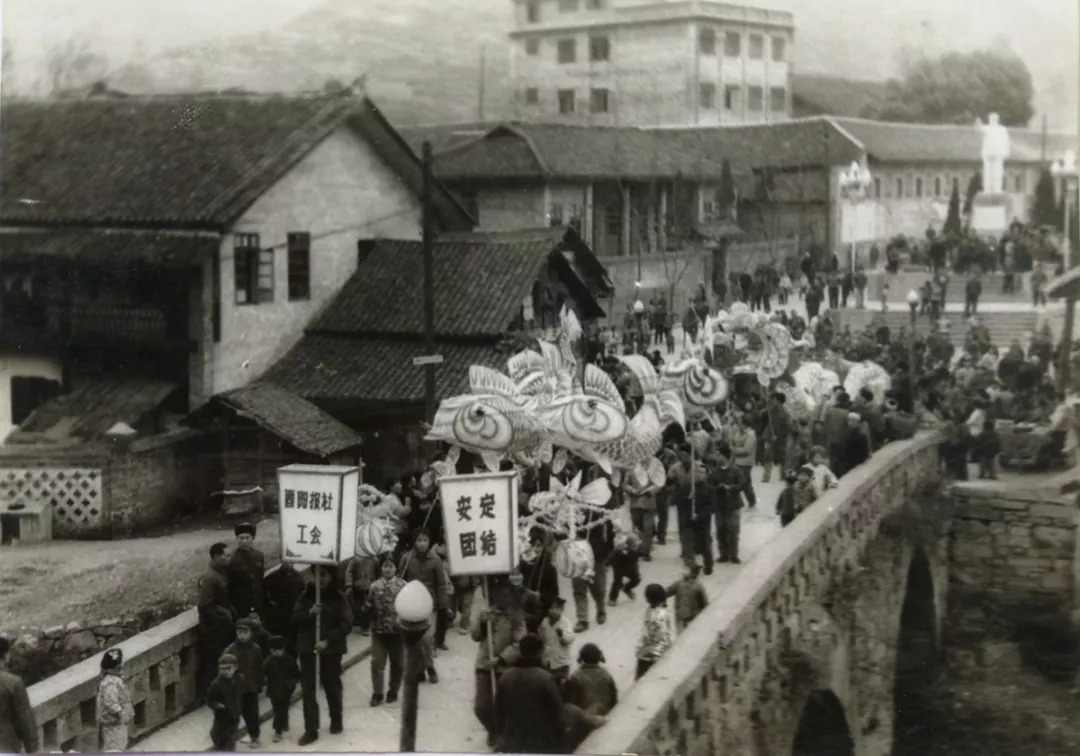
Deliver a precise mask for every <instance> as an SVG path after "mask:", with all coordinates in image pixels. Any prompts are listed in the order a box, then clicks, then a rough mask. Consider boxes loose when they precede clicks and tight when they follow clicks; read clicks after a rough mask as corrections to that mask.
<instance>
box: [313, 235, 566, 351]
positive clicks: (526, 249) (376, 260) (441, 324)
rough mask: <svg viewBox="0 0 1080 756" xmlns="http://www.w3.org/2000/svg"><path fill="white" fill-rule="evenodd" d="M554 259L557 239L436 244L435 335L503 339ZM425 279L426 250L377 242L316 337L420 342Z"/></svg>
mask: <svg viewBox="0 0 1080 756" xmlns="http://www.w3.org/2000/svg"><path fill="white" fill-rule="evenodd" d="M552 251H553V247H552V243H551V241H550V239H537V240H525V241H520V242H500V241H490V242H464V241H463V242H458V241H437V242H435V246H434V251H433V259H434V280H435V330H436V333H437V334H438V335H440V336H456V337H477V336H479V337H497V336H498V335H499V334H501V333H503V332H504V331H505V330H506V328H507V327H508V326H509V325H510V323H511V321H512V320H513V319H514V317H515V316H516V315H517V313H518V311H519V309H520V308H521V303H522V301H523V300H524V299H525V297H526V296H527V295H528V294H529V293H530V292H531V291H532V288H533V284H534V283H535V282H536V281H537V279H538V278H539V276H540V272H541V270H542V269H543V268H544V266H545V265H547V263H548V258H549V256H550V255H551V254H552ZM423 274H424V271H423V248H422V246H421V244H420V242H418V241H398V240H378V241H376V242H375V243H374V245H373V248H372V250H371V251H370V253H369V254H368V255H367V256H366V257H365V258H364V261H363V262H362V263H361V264H360V266H359V268H358V269H357V270H356V272H355V273H353V275H352V277H350V278H349V280H348V281H347V282H346V283H345V285H344V286H343V287H342V289H341V291H340V292H339V293H338V294H337V296H336V297H334V299H333V301H332V302H331V303H330V304H329V305H328V306H327V308H326V310H325V311H324V312H323V314H322V315H321V316H320V317H318V318H317V319H316V320H315V322H314V323H313V325H312V326H311V329H310V330H312V331H318V332H328V333H337V334H353V335H359V334H367V335H373V336H390V335H394V334H399V335H406V336H418V335H419V334H422V333H423V328H424V304H423Z"/></svg>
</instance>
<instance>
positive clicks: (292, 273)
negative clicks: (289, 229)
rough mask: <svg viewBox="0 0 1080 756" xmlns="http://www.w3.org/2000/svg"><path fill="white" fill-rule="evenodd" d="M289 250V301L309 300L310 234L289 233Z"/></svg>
mask: <svg viewBox="0 0 1080 756" xmlns="http://www.w3.org/2000/svg"><path fill="white" fill-rule="evenodd" d="M286 238H287V239H288V248H289V301H290V302H295V301H298V300H301V299H311V234H309V233H308V232H307V231H303V232H299V233H291V234H289V235H288V236H287V237H286Z"/></svg>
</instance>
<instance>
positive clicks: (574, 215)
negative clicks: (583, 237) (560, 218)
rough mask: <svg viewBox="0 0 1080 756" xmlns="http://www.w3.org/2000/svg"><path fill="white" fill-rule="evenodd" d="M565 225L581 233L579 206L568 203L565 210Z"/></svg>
mask: <svg viewBox="0 0 1080 756" xmlns="http://www.w3.org/2000/svg"><path fill="white" fill-rule="evenodd" d="M566 225H567V226H569V227H570V228H572V229H574V231H576V232H577V233H579V234H580V233H581V226H582V224H581V206H580V205H570V207H569V208H567V212H566Z"/></svg>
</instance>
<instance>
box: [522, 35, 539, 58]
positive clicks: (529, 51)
mask: <svg viewBox="0 0 1080 756" xmlns="http://www.w3.org/2000/svg"><path fill="white" fill-rule="evenodd" d="M525 54H526V55H539V54H540V40H538V39H527V40H525Z"/></svg>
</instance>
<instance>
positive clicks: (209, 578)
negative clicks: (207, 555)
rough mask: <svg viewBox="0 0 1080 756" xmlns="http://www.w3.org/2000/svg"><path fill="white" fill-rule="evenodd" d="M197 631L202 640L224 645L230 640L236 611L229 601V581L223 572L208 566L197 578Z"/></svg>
mask: <svg viewBox="0 0 1080 756" xmlns="http://www.w3.org/2000/svg"><path fill="white" fill-rule="evenodd" d="M196 605H197V607H198V611H199V630H200V632H201V634H202V637H203V639H204V640H206V641H209V642H212V643H217V644H218V645H221V646H223V645H225V644H227V643H228V642H229V641H231V640H232V637H233V626H234V625H235V624H236V619H237V617H236V609H234V608H233V605H232V602H231V601H230V600H229V580H228V577H227V575H226V573H225V570H224V569H222V568H220V567H216V566H214V565H211V566H210V569H209V570H208V571H207V573H206V574H205V575H203V576H202V577H201V578H199V598H198V601H197V602H196Z"/></svg>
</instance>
